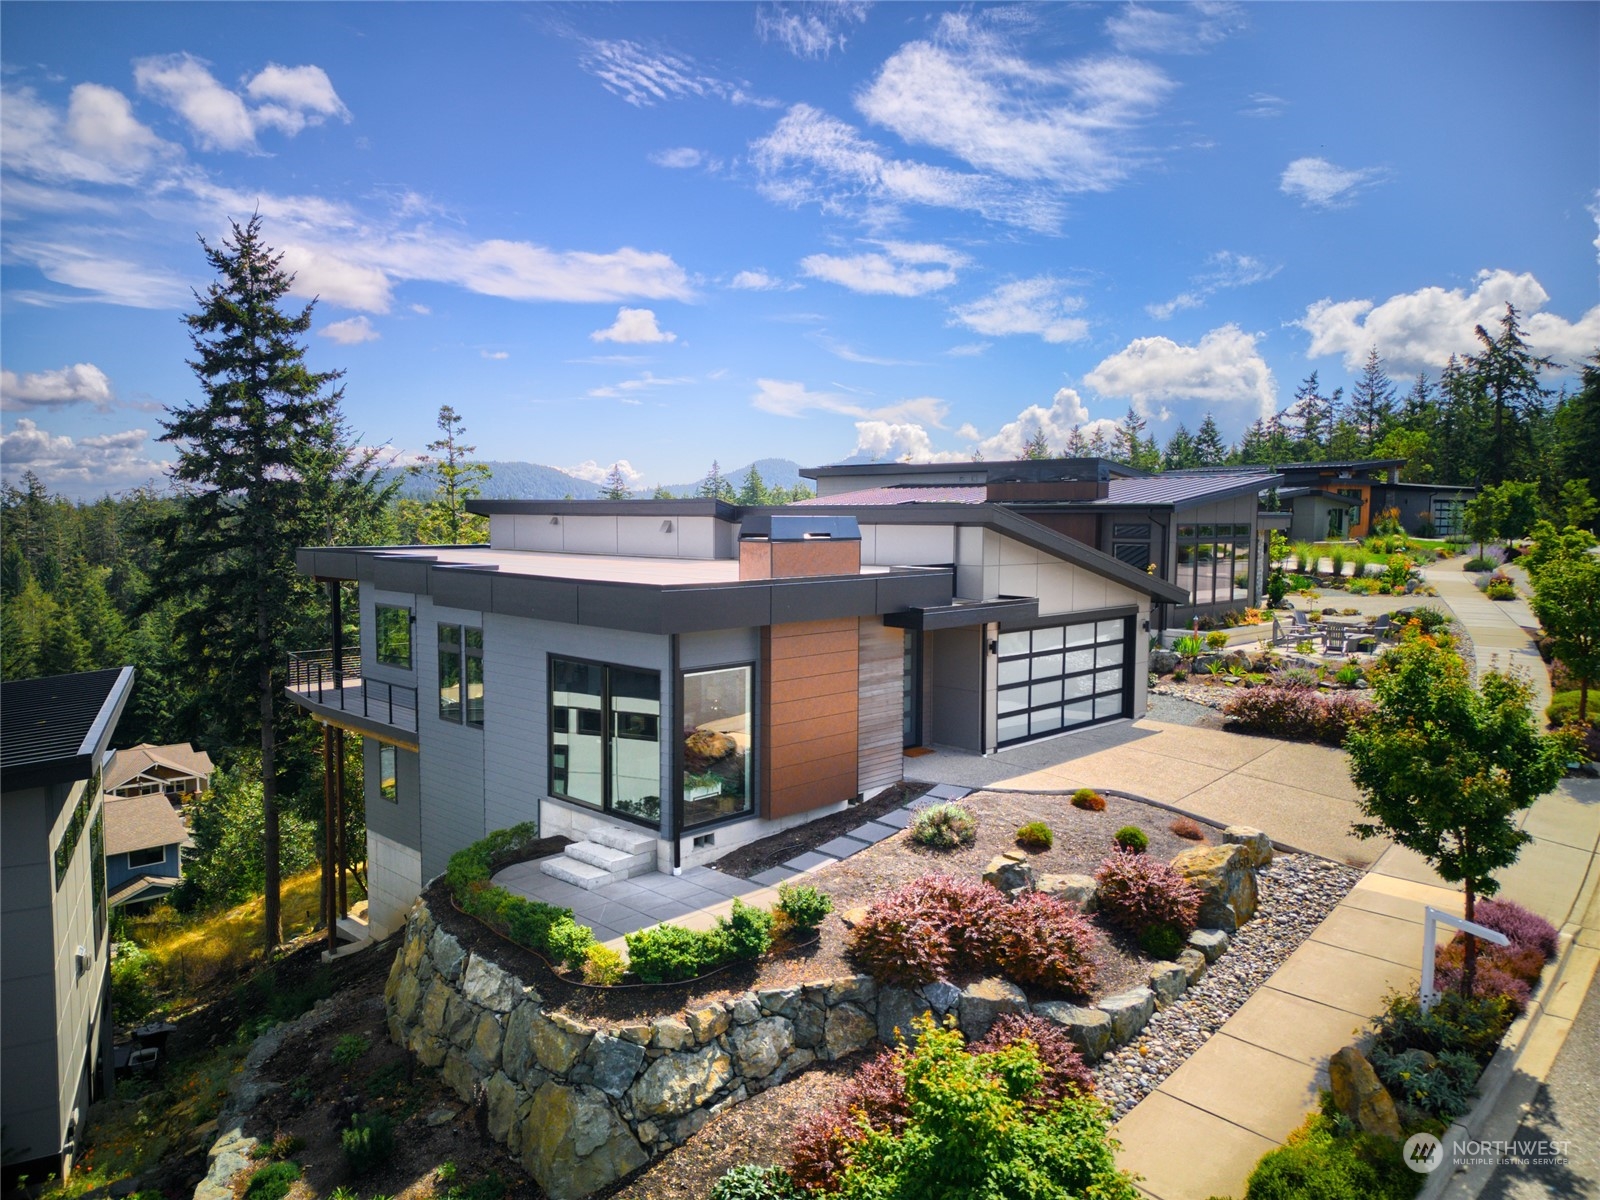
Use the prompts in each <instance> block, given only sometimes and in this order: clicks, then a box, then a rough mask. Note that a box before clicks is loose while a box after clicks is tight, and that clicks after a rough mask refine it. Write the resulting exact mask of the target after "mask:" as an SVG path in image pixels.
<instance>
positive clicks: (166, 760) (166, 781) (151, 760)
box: [104, 742, 215, 796]
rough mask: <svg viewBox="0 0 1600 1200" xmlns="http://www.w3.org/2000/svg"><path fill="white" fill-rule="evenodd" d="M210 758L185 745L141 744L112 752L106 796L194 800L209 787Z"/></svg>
mask: <svg viewBox="0 0 1600 1200" xmlns="http://www.w3.org/2000/svg"><path fill="white" fill-rule="evenodd" d="M214 769H215V768H213V767H212V765H211V756H210V755H209V754H207V753H206V752H205V751H204V750H196V749H195V748H194V747H193V746H192V745H190V744H189V743H187V742H178V743H175V744H173V745H170V746H152V745H151V744H150V743H148V742H141V743H139V745H137V746H129V747H128V748H127V749H126V750H117V751H114V752H113V754H112V756H111V760H110V761H109V762H108V763H106V769H105V773H104V780H105V792H106V795H107V796H157V795H161V796H197V795H199V794H200V793H201V792H203V791H205V790H206V789H207V788H208V787H210V786H211V772H212V771H213V770H214Z"/></svg>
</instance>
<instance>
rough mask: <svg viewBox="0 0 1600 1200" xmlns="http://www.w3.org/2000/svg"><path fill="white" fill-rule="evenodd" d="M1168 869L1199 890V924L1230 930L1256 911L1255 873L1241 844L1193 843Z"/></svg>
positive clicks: (1237, 926)
mask: <svg viewBox="0 0 1600 1200" xmlns="http://www.w3.org/2000/svg"><path fill="white" fill-rule="evenodd" d="M1172 869H1173V870H1174V871H1176V872H1177V873H1178V874H1179V875H1181V876H1183V877H1184V878H1185V879H1187V880H1188V881H1189V882H1190V883H1192V884H1194V886H1195V887H1196V888H1198V889H1199V890H1200V917H1199V923H1200V925H1201V926H1203V927H1207V928H1216V929H1225V930H1228V931H1230V932H1231V931H1232V930H1235V929H1238V928H1239V927H1240V926H1241V925H1243V924H1244V923H1245V922H1246V921H1248V920H1249V919H1250V918H1251V917H1253V916H1255V915H1256V873H1255V872H1254V871H1253V870H1251V868H1250V852H1249V851H1248V850H1246V849H1245V848H1244V847H1243V846H1240V845H1237V844H1231V845H1222V846H1196V847H1194V849H1192V850H1184V851H1181V852H1180V853H1179V854H1178V855H1177V857H1176V858H1174V859H1173V860H1172Z"/></svg>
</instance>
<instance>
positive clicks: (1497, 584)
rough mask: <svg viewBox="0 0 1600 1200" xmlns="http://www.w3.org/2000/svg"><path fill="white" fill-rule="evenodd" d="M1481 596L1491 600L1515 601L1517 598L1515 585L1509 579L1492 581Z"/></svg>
mask: <svg viewBox="0 0 1600 1200" xmlns="http://www.w3.org/2000/svg"><path fill="white" fill-rule="evenodd" d="M1483 594H1484V595H1485V596H1487V597H1489V599H1491V600H1515V599H1516V598H1517V585H1516V584H1514V583H1512V582H1511V581H1510V580H1509V579H1505V580H1498V579H1497V580H1494V581H1492V582H1490V584H1489V585H1488V586H1487V587H1485V588H1484V589H1483Z"/></svg>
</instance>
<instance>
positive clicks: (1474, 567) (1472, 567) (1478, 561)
mask: <svg viewBox="0 0 1600 1200" xmlns="http://www.w3.org/2000/svg"><path fill="white" fill-rule="evenodd" d="M1499 565H1500V564H1499V563H1497V562H1495V561H1494V559H1492V558H1469V559H1467V561H1466V562H1464V563H1462V564H1461V569H1462V570H1463V571H1492V570H1494V569H1495V568H1496V567H1497V566H1499Z"/></svg>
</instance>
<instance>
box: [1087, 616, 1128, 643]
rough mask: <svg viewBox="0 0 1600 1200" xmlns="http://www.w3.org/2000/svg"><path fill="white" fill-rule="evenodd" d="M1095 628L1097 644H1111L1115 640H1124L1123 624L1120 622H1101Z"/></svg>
mask: <svg viewBox="0 0 1600 1200" xmlns="http://www.w3.org/2000/svg"><path fill="white" fill-rule="evenodd" d="M1094 628H1095V641H1097V642H1109V641H1111V640H1112V639H1113V638H1116V639H1117V640H1119V641H1120V640H1121V639H1122V622H1121V621H1120V620H1116V621H1100V622H1098V623H1097V624H1096V625H1095V627H1094Z"/></svg>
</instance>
